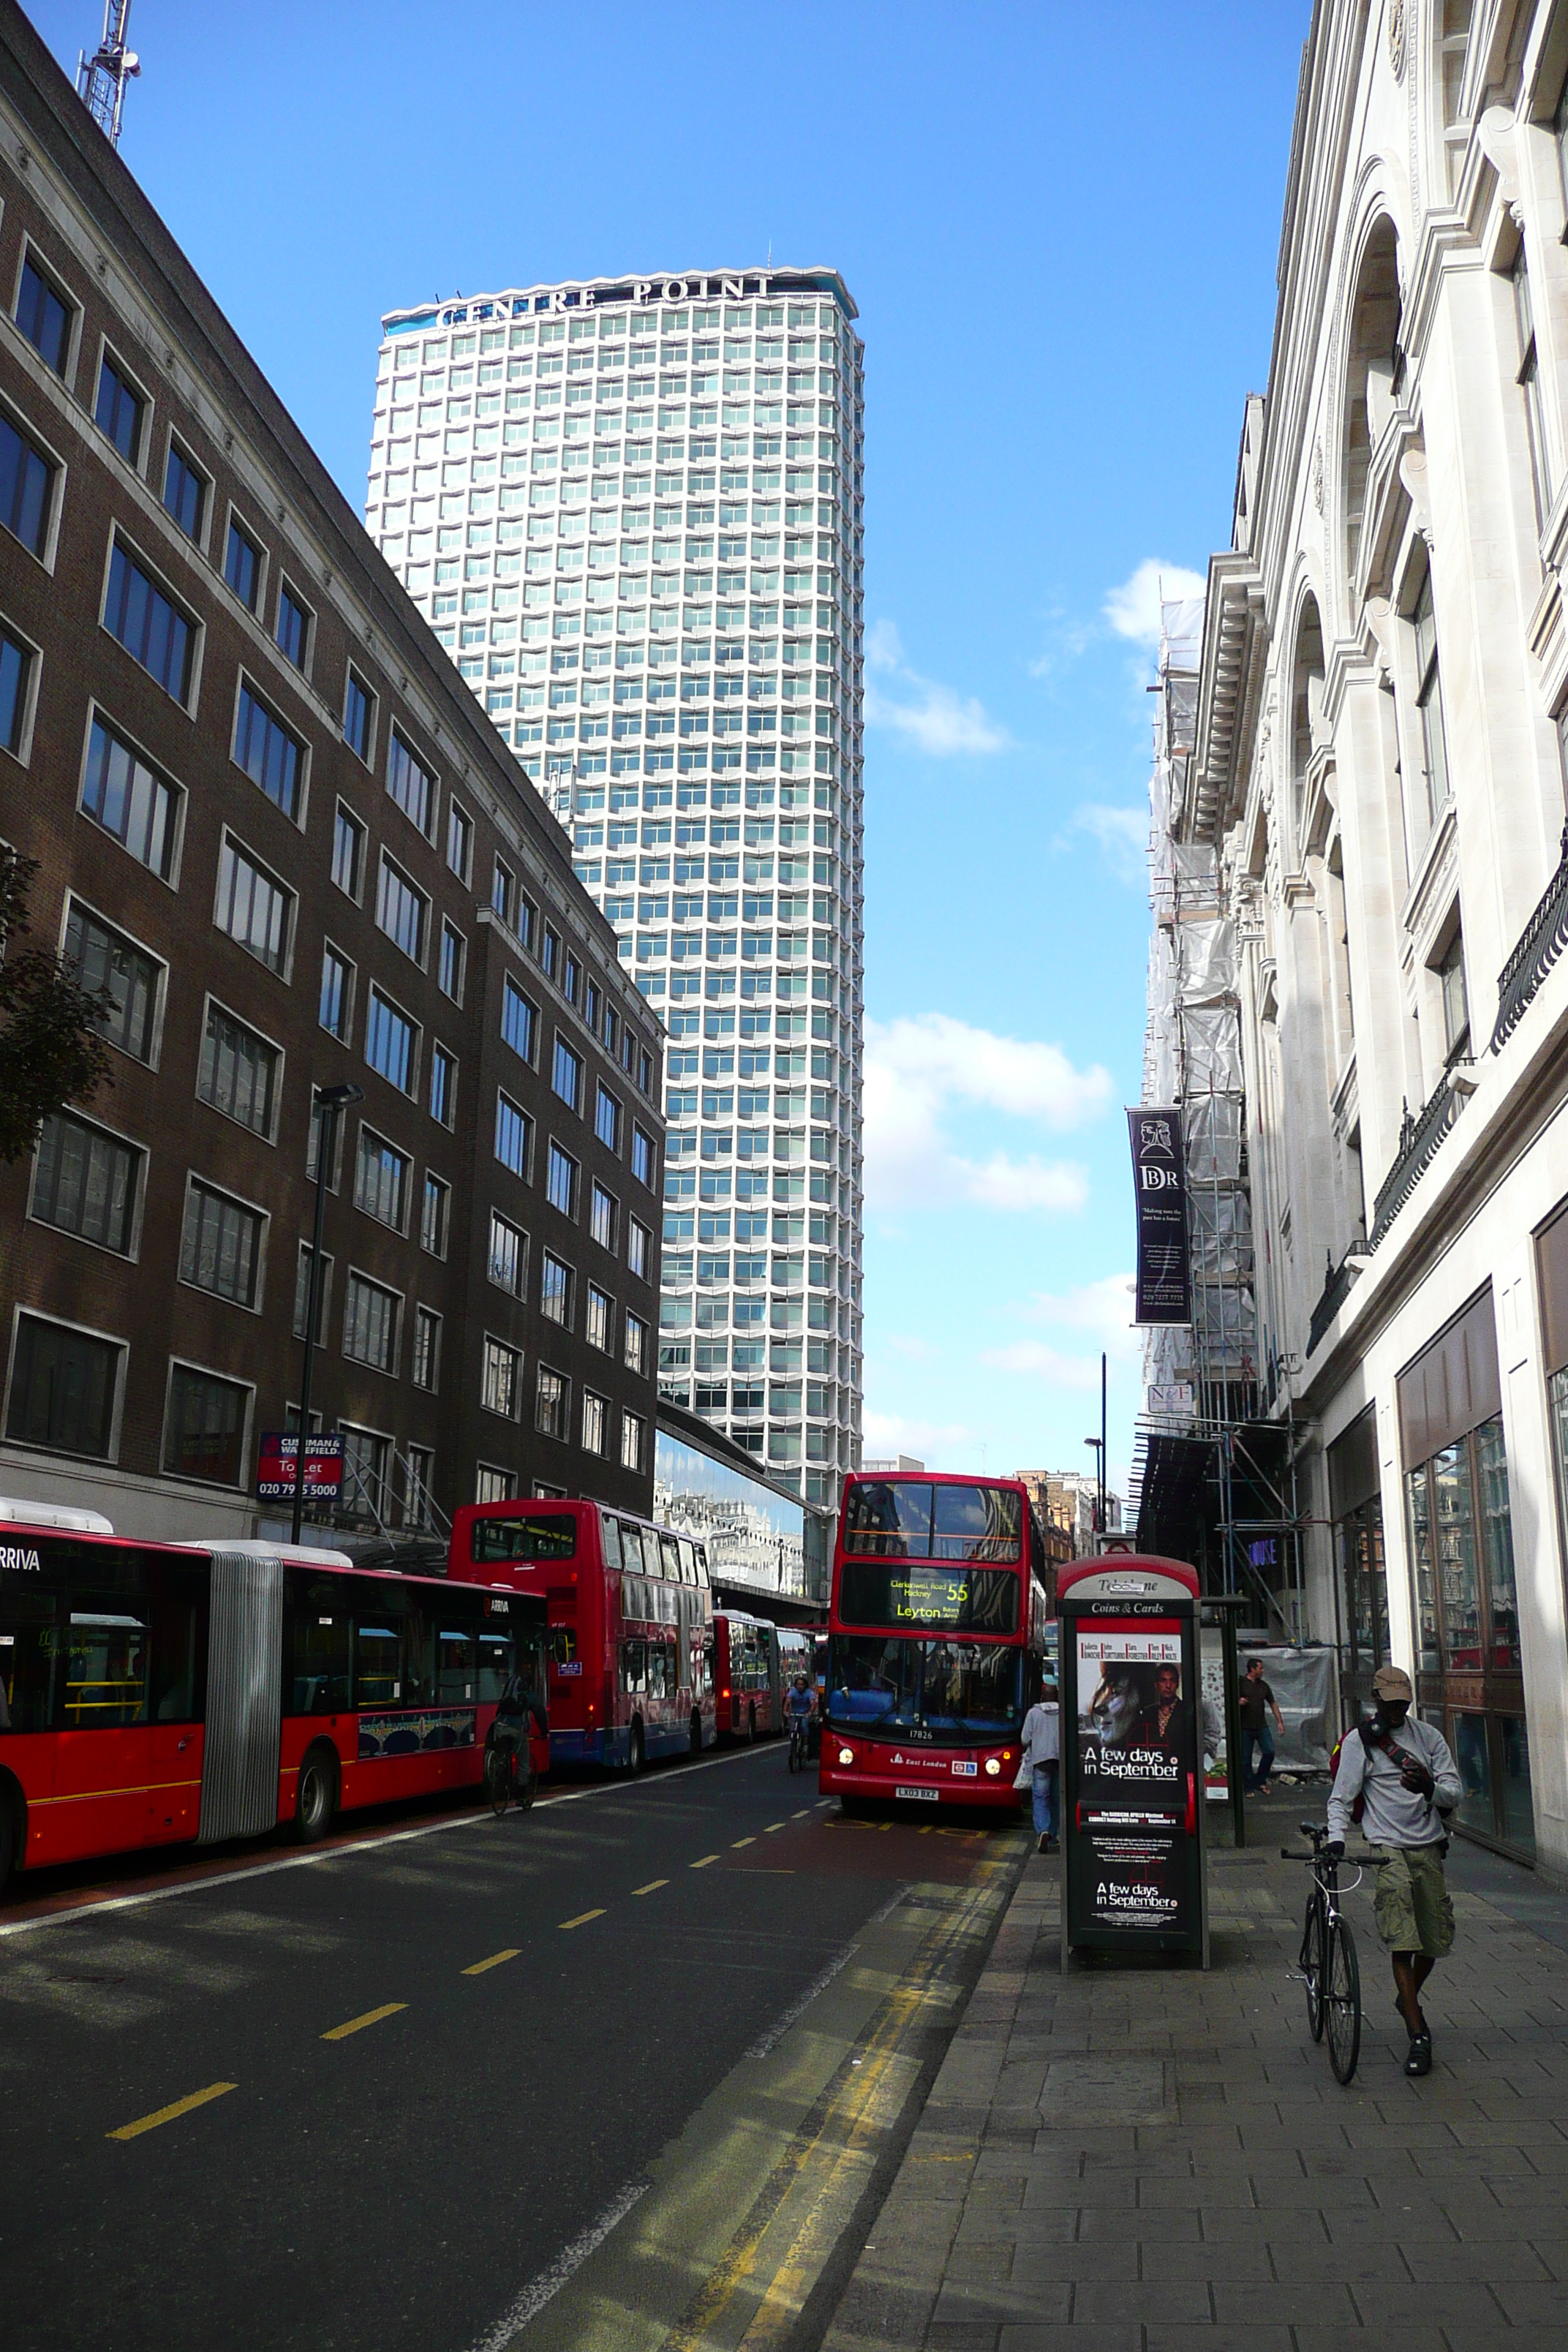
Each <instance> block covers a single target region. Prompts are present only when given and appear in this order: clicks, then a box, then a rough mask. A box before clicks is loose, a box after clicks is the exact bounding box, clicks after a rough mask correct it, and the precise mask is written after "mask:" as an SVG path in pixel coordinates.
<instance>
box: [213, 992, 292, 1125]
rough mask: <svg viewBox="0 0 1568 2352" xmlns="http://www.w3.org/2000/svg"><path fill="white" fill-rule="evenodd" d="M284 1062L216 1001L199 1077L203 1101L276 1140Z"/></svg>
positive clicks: (228, 1116)
mask: <svg viewBox="0 0 1568 2352" xmlns="http://www.w3.org/2000/svg"><path fill="white" fill-rule="evenodd" d="M282 1066H283V1056H282V1055H281V1054H280V1053H279V1050H278V1048H277V1046H276V1045H270V1044H268V1040H267V1039H266V1038H265V1037H261V1036H258V1034H257V1033H256V1031H255V1030H254V1029H250V1028H247V1026H246V1024H245V1023H244V1022H243V1021H238V1020H237V1019H236V1018H235V1016H234V1014H233V1013H226V1012H225V1011H224V1008H223V1006H222V1005H221V1004H215V1003H212V1002H211V1001H210V1000H209V1001H208V1004H207V1018H206V1027H205V1030H204V1032H203V1034H202V1058H201V1062H200V1065H199V1066H198V1068H197V1071H196V1093H197V1096H198V1097H199V1098H200V1099H201V1101H203V1102H205V1103H208V1104H210V1105H211V1107H212V1108H213V1109H214V1110H216V1111H221V1112H222V1113H223V1116H224V1117H225V1118H232V1119H234V1120H235V1121H236V1122H237V1124H238V1125H239V1126H241V1127H247V1128H248V1129H250V1132H251V1133H252V1135H263V1136H266V1137H267V1139H268V1141H270V1140H271V1137H272V1131H273V1123H274V1120H275V1119H276V1117H277V1111H278V1079H279V1072H280V1071H281V1069H282Z"/></svg>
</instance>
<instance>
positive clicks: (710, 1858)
mask: <svg viewBox="0 0 1568 2352" xmlns="http://www.w3.org/2000/svg"><path fill="white" fill-rule="evenodd" d="M718 1859H719V1857H718V1855H717V1854H716V1853H705V1854H704V1855H703V1856H702V1857H701V1859H700V1861H698V1862H694V1863H693V1864H691V1867H692V1869H693V1870H706V1869H707V1867H708V1865H709V1864H710V1862H717V1861H718Z"/></svg>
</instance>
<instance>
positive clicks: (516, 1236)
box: [487, 1209, 528, 1298]
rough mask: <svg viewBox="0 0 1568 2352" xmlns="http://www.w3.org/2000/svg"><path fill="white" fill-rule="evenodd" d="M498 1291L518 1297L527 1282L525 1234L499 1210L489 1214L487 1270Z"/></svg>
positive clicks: (520, 1295)
mask: <svg viewBox="0 0 1568 2352" xmlns="http://www.w3.org/2000/svg"><path fill="white" fill-rule="evenodd" d="M487 1271H488V1273H489V1278H490V1280H491V1281H492V1282H493V1283H494V1284H495V1286H496V1288H497V1289H498V1290H505V1291H508V1292H510V1295H511V1297H513V1298H521V1297H522V1295H523V1292H524V1290H525V1288H526V1286H527V1283H528V1235H527V1234H525V1233H524V1232H523V1230H522V1228H521V1225H514V1224H513V1223H512V1222H511V1219H510V1217H503V1216H502V1215H501V1214H500V1211H499V1210H497V1209H492V1210H491V1211H490V1255H489V1266H488V1269H487Z"/></svg>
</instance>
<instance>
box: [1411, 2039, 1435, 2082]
mask: <svg viewBox="0 0 1568 2352" xmlns="http://www.w3.org/2000/svg"><path fill="white" fill-rule="evenodd" d="M1431 2072H1432V2036H1431V2035H1430V2033H1426V2032H1423V2033H1413V2034H1412V2035H1411V2037H1410V2048H1409V2050H1408V2051H1407V2052H1406V2053H1405V2073H1406V2074H1430V2073H1431Z"/></svg>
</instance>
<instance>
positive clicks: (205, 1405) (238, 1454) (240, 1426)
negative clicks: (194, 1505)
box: [163, 1364, 250, 1486]
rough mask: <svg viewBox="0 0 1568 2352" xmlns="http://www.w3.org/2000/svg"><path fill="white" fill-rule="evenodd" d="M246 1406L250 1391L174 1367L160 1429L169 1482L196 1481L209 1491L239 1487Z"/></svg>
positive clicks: (184, 1367)
mask: <svg viewBox="0 0 1568 2352" xmlns="http://www.w3.org/2000/svg"><path fill="white" fill-rule="evenodd" d="M249 1406H250V1391H249V1389H248V1388H247V1387H245V1386H244V1385H243V1383H242V1382H240V1381H225V1380H220V1379H219V1378H218V1375H217V1374H216V1372H198V1371H197V1370H195V1367H194V1366H193V1365H190V1364H176V1365H175V1366H174V1369H173V1370H172V1372H171V1373H170V1376H169V1409H168V1413H167V1416H166V1418H165V1420H164V1424H163V1468H164V1470H165V1471H166V1472H167V1473H168V1475H169V1476H170V1477H172V1478H195V1479H199V1480H200V1481H201V1482H202V1484H203V1485H204V1486H239V1485H241V1484H242V1483H243V1477H244V1469H245V1423H246V1416H247V1412H248V1410H249Z"/></svg>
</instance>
